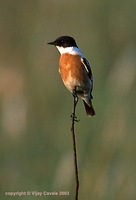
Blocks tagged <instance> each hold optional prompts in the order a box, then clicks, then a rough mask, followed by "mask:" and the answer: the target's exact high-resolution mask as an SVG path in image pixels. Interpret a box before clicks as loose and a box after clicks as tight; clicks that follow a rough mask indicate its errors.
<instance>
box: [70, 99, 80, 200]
mask: <svg viewBox="0 0 136 200" xmlns="http://www.w3.org/2000/svg"><path fill="white" fill-rule="evenodd" d="M73 99H74V101H73V108H72V115H71V133H72V142H73V153H74V170H75V200H78V189H79V180H78V164H77V153H76V139H75V132H74V124H75V122H78V120H77V118H76V116H75V110H76V105H77V102H78V97H77V95H73Z"/></svg>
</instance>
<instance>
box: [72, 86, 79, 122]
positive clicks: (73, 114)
mask: <svg viewBox="0 0 136 200" xmlns="http://www.w3.org/2000/svg"><path fill="white" fill-rule="evenodd" d="M72 95H73V97H74V110H73V112H72V114H71V118H72V119H73V120H74V121H75V122H79V121H80V120H78V119H77V117H76V116H75V108H76V105H77V102H78V96H77V93H76V86H75V88H74V89H73V92H72Z"/></svg>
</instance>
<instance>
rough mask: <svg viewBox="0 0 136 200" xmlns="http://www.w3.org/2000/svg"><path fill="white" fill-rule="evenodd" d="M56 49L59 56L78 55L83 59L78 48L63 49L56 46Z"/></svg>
mask: <svg viewBox="0 0 136 200" xmlns="http://www.w3.org/2000/svg"><path fill="white" fill-rule="evenodd" d="M56 47H57V49H58V51H59V52H60V54H61V55H62V54H64V53H69V54H72V55H79V56H81V57H83V55H82V53H81V51H80V49H79V48H78V47H65V48H64V47H59V46H56Z"/></svg>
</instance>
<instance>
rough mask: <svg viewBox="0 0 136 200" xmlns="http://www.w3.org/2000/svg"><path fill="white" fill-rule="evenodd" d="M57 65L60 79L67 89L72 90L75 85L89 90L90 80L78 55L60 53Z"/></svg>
mask: <svg viewBox="0 0 136 200" xmlns="http://www.w3.org/2000/svg"><path fill="white" fill-rule="evenodd" d="M59 67H60V73H61V77H62V80H63V82H64V84H65V86H66V87H67V88H68V90H70V91H72V90H73V88H74V86H75V85H79V86H81V87H82V88H83V89H85V90H90V87H91V86H90V80H89V77H88V75H87V72H86V70H85V67H84V65H83V64H82V62H81V57H80V56H79V55H71V54H68V53H66V54H62V55H61V57H60V62H59Z"/></svg>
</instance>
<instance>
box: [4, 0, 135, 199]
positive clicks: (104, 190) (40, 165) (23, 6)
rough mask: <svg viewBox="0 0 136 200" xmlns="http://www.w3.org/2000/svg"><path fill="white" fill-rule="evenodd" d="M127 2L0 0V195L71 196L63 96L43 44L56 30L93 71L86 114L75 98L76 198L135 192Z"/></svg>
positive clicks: (131, 18) (54, 57)
mask: <svg viewBox="0 0 136 200" xmlns="http://www.w3.org/2000/svg"><path fill="white" fill-rule="evenodd" d="M135 10H136V1H135V0H129V1H128V0H118V1H113V0H112V1H109V0H103V1H100V0H97V1H94V0H91V1H87V0H84V1H80V0H63V1H62V0H46V1H45V0H39V1H36V0H29V1H26V0H22V1H21V0H12V1H10V0H0V185H1V187H0V190H1V191H0V194H1V199H11V197H9V196H6V195H5V192H8V191H13V192H16V191H41V192H42V191H49V192H53V191H69V192H70V195H69V196H62V198H60V196H42V197H39V198H40V199H47V200H48V199H56V200H57V199H69V200H72V199H73V196H74V168H73V153H72V138H71V133H70V114H71V110H72V95H71V94H70V93H69V92H68V91H67V90H66V88H65V87H64V86H63V84H62V81H61V78H60V75H59V73H58V62H59V53H58V52H57V50H56V49H55V48H53V47H50V46H48V45H46V43H47V42H50V41H52V40H54V39H56V38H57V37H59V36H61V35H71V36H73V37H74V38H75V39H76V41H77V43H78V45H79V47H80V49H81V51H82V53H83V54H84V55H85V56H86V58H87V59H88V60H89V61H90V63H91V65H92V71H93V75H94V91H93V96H94V100H93V104H94V107H95V110H96V114H97V115H96V117H94V118H88V117H86V115H85V111H84V108H83V104H82V102H81V101H79V103H78V106H77V116H78V118H80V123H77V124H76V140H77V150H78V166H79V179H80V191H79V199H96V200H109V199H110V200H115V199H116V200H122V199H123V200H128V199H129V200H134V199H136V189H135V185H136V145H135V143H136V122H135V121H136V42H135V38H136V26H135V22H136V14H135ZM12 199H22V200H23V199H25V200H26V199H29V200H30V199H37V197H35V198H34V196H32V195H31V196H22V197H19V196H17V197H12Z"/></svg>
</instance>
